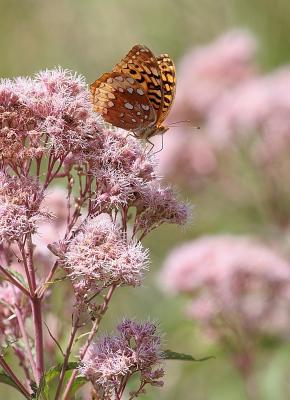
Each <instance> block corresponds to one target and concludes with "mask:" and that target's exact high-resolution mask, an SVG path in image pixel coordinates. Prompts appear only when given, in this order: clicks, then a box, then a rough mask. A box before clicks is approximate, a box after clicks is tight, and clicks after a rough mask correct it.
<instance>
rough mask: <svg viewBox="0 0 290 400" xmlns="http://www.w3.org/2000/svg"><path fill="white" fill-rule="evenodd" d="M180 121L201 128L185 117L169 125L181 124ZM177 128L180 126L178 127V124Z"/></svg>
mask: <svg viewBox="0 0 290 400" xmlns="http://www.w3.org/2000/svg"><path fill="white" fill-rule="evenodd" d="M180 123H187V124H190V125H191V126H193V127H194V128H195V129H200V126H196V125H194V124H193V122H192V121H191V120H190V119H184V120H182V121H175V122H172V123H171V124H169V125H168V126H169V127H171V126H174V125H176V124H180ZM175 128H178V127H177V126H176V127H175Z"/></svg>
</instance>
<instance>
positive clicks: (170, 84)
mask: <svg viewBox="0 0 290 400" xmlns="http://www.w3.org/2000/svg"><path fill="white" fill-rule="evenodd" d="M156 59H157V62H158V66H159V68H160V73H161V79H162V88H163V91H162V94H163V103H162V111H161V114H160V117H159V120H158V122H159V123H162V122H163V121H164V120H165V118H166V117H167V115H168V113H169V111H170V108H171V106H172V104H173V100H174V97H175V92H176V78H175V66H174V63H173V61H172V59H171V58H170V57H169V56H168V54H161V55H160V56H159V57H157V58H156Z"/></svg>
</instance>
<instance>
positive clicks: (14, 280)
mask: <svg viewBox="0 0 290 400" xmlns="http://www.w3.org/2000/svg"><path fill="white" fill-rule="evenodd" d="M0 271H1V272H2V273H3V275H5V276H6V277H7V279H8V280H9V282H10V283H12V285H14V286H16V287H17V288H18V289H19V290H21V292H22V293H23V294H25V296H28V297H30V293H29V292H28V290H26V289H25V287H24V286H22V284H21V283H20V282H19V281H17V280H16V279H15V278H14V276H13V275H11V274H10V273H9V272H8V271H7V270H6V269H5V268H3V267H2V265H0Z"/></svg>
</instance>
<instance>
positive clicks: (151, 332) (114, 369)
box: [80, 320, 164, 399]
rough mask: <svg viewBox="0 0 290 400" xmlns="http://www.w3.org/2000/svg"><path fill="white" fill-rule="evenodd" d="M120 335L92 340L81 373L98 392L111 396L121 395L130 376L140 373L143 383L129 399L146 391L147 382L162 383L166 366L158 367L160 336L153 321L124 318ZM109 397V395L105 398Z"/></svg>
mask: <svg viewBox="0 0 290 400" xmlns="http://www.w3.org/2000/svg"><path fill="white" fill-rule="evenodd" d="M117 329H118V331H119V335H117V336H105V337H104V338H103V339H101V340H99V341H98V342H96V343H92V344H91V346H90V348H89V351H88V353H87V355H86V358H85V360H84V362H83V363H82V366H81V367H80V373H81V375H84V376H85V377H86V378H87V379H89V380H90V381H91V382H92V383H93V385H94V387H95V388H96V390H97V392H101V393H103V394H104V396H108V398H112V399H113V398H114V399H118V398H121V396H122V394H123V391H124V389H125V386H126V384H127V382H128V379H129V378H130V377H131V376H132V375H133V374H135V373H137V372H139V373H140V386H139V388H138V389H137V390H136V391H135V392H132V393H131V394H130V395H131V397H130V399H133V398H135V397H138V395H140V394H141V393H144V387H145V385H147V384H150V385H154V386H162V385H163V382H162V381H160V378H162V377H163V375H164V371H163V369H155V368H156V366H157V365H158V364H159V363H160V362H161V360H162V352H161V348H160V345H161V339H160V336H159V335H158V334H157V332H156V326H155V325H154V324H153V323H151V322H145V323H137V322H135V321H131V320H124V321H123V322H122V323H121V324H120V325H119V326H118V328H117ZM104 398H106V397H104Z"/></svg>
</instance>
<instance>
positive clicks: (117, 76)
mask: <svg viewBox="0 0 290 400" xmlns="http://www.w3.org/2000/svg"><path fill="white" fill-rule="evenodd" d="M91 94H92V96H91V99H92V102H93V104H94V110H95V111H97V112H99V113H101V114H102V115H103V118H104V119H105V120H106V121H107V122H109V123H111V124H112V125H115V126H118V127H121V128H123V129H127V130H131V131H132V132H133V133H134V134H135V135H136V136H137V137H138V138H144V139H146V140H147V141H149V138H150V137H151V136H153V135H156V134H158V133H163V132H165V131H166V130H167V129H168V128H167V127H165V126H163V125H162V122H163V121H164V119H165V117H166V116H167V114H168V112H169V109H170V107H171V105H172V101H173V98H174V94H175V68H174V64H173V62H172V60H171V59H170V58H169V57H168V55H161V56H159V57H157V58H155V56H154V55H153V53H152V52H151V50H149V49H148V48H147V47H146V46H143V45H136V46H134V47H133V48H132V49H131V50H130V51H129V53H128V54H127V55H126V56H125V57H124V58H123V59H122V60H121V61H120V62H119V63H118V64H117V65H116V66H115V67H114V69H113V71H112V72H109V73H105V74H103V75H102V76H101V77H100V78H99V79H97V80H96V81H95V82H94V83H92V84H91Z"/></svg>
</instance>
